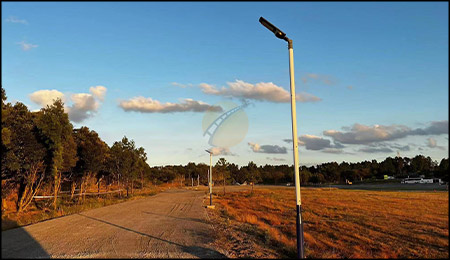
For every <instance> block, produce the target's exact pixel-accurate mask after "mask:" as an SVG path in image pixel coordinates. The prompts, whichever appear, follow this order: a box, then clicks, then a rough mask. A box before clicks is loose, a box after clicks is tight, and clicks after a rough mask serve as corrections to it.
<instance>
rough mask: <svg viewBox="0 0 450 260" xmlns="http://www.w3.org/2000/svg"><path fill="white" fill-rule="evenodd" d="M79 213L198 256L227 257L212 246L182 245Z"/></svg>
mask: <svg viewBox="0 0 450 260" xmlns="http://www.w3.org/2000/svg"><path fill="white" fill-rule="evenodd" d="M77 215H80V216H83V217H85V218H89V219H92V220H96V221H98V222H101V223H104V224H108V225H111V226H114V227H117V228H121V229H124V230H126V231H130V232H133V233H136V234H139V235H141V236H146V237H149V238H153V239H156V240H159V241H162V242H166V243H168V244H171V245H175V246H178V247H180V248H181V249H182V250H183V252H185V253H188V254H191V255H194V256H196V257H198V258H226V256H225V255H223V254H221V253H219V252H217V251H215V250H212V249H210V248H206V247H199V246H184V245H181V244H178V243H175V242H172V241H169V240H166V239H163V238H159V237H155V236H152V235H149V234H145V233H142V232H139V231H136V230H132V229H129V228H126V227H122V226H119V225H116V224H113V223H110V222H108V221H104V220H101V219H97V218H93V217H89V216H86V215H83V214H77Z"/></svg>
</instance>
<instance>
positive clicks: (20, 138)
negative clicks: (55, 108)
mask: <svg viewBox="0 0 450 260" xmlns="http://www.w3.org/2000/svg"><path fill="white" fill-rule="evenodd" d="M2 92H3V91H2ZM2 95H3V93H2ZM2 101H3V97H2ZM5 109H8V110H9V111H8V112H7V114H8V116H7V117H6V118H2V121H3V119H5V121H3V122H2V127H5V129H8V132H9V135H8V137H7V140H6V142H3V136H2V180H7V181H10V182H11V181H12V182H13V183H18V184H19V191H18V200H17V203H16V205H17V211H18V212H22V211H23V210H24V209H25V208H26V207H27V206H28V205H29V204H30V203H31V201H32V199H33V196H34V195H35V194H36V193H37V192H38V191H39V189H40V188H41V185H42V184H43V179H44V177H45V175H44V160H45V155H46V149H45V146H44V144H43V142H42V140H40V138H39V134H38V130H37V127H36V124H35V122H34V120H33V115H32V113H31V112H30V111H29V110H28V108H27V107H26V106H25V105H24V104H22V103H20V102H17V103H16V104H15V105H14V106H13V107H11V106H8V107H5ZM2 112H3V107H2ZM2 114H3V113H2ZM3 130H4V129H2V132H3Z"/></svg>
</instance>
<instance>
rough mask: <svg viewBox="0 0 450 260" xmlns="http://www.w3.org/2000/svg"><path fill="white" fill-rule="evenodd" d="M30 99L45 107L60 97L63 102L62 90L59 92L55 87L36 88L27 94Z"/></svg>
mask: <svg viewBox="0 0 450 260" xmlns="http://www.w3.org/2000/svg"><path fill="white" fill-rule="evenodd" d="M29 97H30V100H31V101H33V102H34V103H36V104H38V105H40V106H41V107H46V106H47V105H51V104H53V102H54V101H55V100H56V99H57V98H60V99H61V100H62V101H63V102H65V97H64V94H63V93H62V92H59V91H58V90H56V89H52V90H47V89H44V90H38V91H36V92H33V93H31V94H30V95H29Z"/></svg>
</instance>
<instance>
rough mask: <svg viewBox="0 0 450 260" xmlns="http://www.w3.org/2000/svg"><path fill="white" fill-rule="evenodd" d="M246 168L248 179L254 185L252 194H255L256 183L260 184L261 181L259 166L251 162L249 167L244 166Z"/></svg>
mask: <svg viewBox="0 0 450 260" xmlns="http://www.w3.org/2000/svg"><path fill="white" fill-rule="evenodd" d="M244 168H245V169H246V170H247V174H246V175H247V178H248V181H250V182H251V184H252V194H253V186H254V184H255V183H256V182H260V181H261V175H260V172H259V169H258V166H256V164H255V163H254V162H253V161H251V162H249V163H248V164H247V166H244Z"/></svg>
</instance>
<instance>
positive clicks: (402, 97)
mask: <svg viewBox="0 0 450 260" xmlns="http://www.w3.org/2000/svg"><path fill="white" fill-rule="evenodd" d="M261 16H263V17H264V18H266V19H267V20H269V21H270V22H271V23H273V24H274V25H276V26H277V27H279V28H280V29H281V30H282V31H283V32H285V33H286V34H287V37H289V38H290V39H292V40H293V47H294V75H295V90H296V94H297V95H296V106H297V113H296V115H297V125H298V131H297V133H298V142H299V160H300V165H307V166H311V165H316V164H320V163H324V162H331V161H336V162H342V161H346V162H359V161H364V160H373V159H375V160H378V161H381V160H384V159H385V158H386V157H388V156H391V157H394V156H397V155H398V154H399V155H400V156H402V157H404V156H407V157H413V156H415V155H418V154H422V155H425V156H430V157H431V158H432V159H433V160H437V161H440V160H441V159H442V158H448V108H449V107H448V94H449V93H448V83H449V82H448V46H449V45H448V24H449V21H448V3H447V2H410V3H408V2H401V3H399V2H397V3H395V2H366V3H357V2H345V3H344V2H334V3H333V2H317V3H312V2H18V3H16V2H2V20H1V28H2V40H1V43H2V72H1V73H2V86H3V88H4V89H5V90H6V94H7V96H8V101H9V102H12V103H15V102H22V103H24V104H26V105H27V106H28V107H29V109H30V110H31V111H37V110H39V109H40V108H42V107H44V106H45V105H47V104H50V103H51V102H52V100H53V99H55V98H61V99H63V101H64V102H65V106H66V107H65V109H66V111H67V112H68V113H69V118H70V120H71V122H72V124H73V125H74V127H75V128H78V127H81V126H87V127H89V128H90V129H92V130H95V131H96V132H97V133H98V134H99V136H100V137H101V138H102V139H103V140H104V141H105V142H106V143H107V144H108V145H110V146H111V145H112V144H113V143H114V142H115V141H119V140H121V139H122V137H123V136H127V137H128V138H130V139H133V140H134V141H135V142H136V145H137V146H142V147H144V148H145V150H146V152H147V156H148V163H149V164H150V166H157V165H178V164H183V165H184V164H186V163H188V162H195V163H209V158H208V157H209V155H208V154H207V153H206V152H205V149H210V150H211V151H212V152H213V154H214V157H215V158H214V160H217V159H219V158H220V157H224V158H226V160H227V161H229V162H233V163H236V164H239V165H246V164H247V163H248V162H249V161H253V162H255V163H256V164H258V165H265V164H289V165H291V164H293V148H292V126H291V104H290V81H289V79H290V78H289V55H288V48H287V43H286V42H285V41H283V40H280V39H278V38H276V37H274V35H273V34H272V33H271V32H270V31H268V30H267V29H266V28H265V27H263V26H262V25H261V24H260V23H259V21H258V20H259V18H260V17H261ZM241 106H242V107H241ZM233 107H238V108H239V110H238V111H237V112H235V113H234V114H232V115H230V116H228V117H227V118H225V119H224V120H223V122H222V124H221V125H220V126H219V127H217V131H215V133H214V134H213V135H214V136H213V135H208V134H204V133H205V129H206V128H205V125H204V124H206V125H207V126H208V125H210V124H211V122H219V121H214V120H215V119H218V120H219V118H220V116H221V115H222V114H226V112H227V111H230V109H232V108H233ZM207 126H206V127H207ZM212 137H214V138H215V139H214V140H213V139H211V138H212ZM219 139H220V140H221V141H217V140H219ZM212 140H213V141H212Z"/></svg>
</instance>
